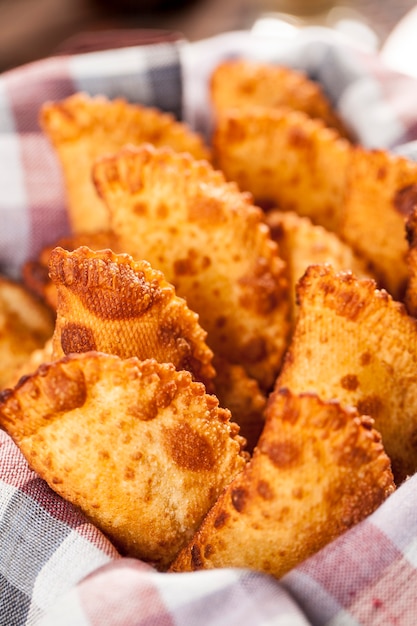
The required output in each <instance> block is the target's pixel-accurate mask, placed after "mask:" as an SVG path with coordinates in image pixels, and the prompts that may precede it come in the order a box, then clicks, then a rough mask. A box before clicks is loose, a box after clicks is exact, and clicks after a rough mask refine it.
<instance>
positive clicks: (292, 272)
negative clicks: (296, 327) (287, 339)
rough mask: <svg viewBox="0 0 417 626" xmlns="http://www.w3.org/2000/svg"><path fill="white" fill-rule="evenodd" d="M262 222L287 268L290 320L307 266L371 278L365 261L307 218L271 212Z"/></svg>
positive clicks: (287, 213)
mask: <svg viewBox="0 0 417 626" xmlns="http://www.w3.org/2000/svg"><path fill="white" fill-rule="evenodd" d="M265 222H266V223H267V224H268V226H269V228H270V230H271V236H272V239H274V241H276V242H277V244H278V246H279V250H280V253H281V256H282V258H283V259H284V261H285V262H286V265H287V271H288V277H289V284H290V295H291V302H292V311H293V315H292V318H293V320H295V318H296V315H297V305H296V286H297V283H298V281H299V279H300V278H301V277H302V275H303V274H304V272H305V271H306V269H307V267H308V266H309V265H318V264H322V263H328V264H329V265H331V266H332V267H333V268H334V269H335V270H336V271H341V270H351V271H352V272H353V274H355V276H357V277H358V278H374V276H373V275H372V272H371V270H370V268H369V267H368V266H367V263H366V262H365V260H364V259H362V258H361V257H359V256H358V255H357V254H356V253H355V252H354V251H353V249H352V248H351V247H350V246H349V245H347V244H346V243H345V242H343V241H342V240H341V239H340V237H338V236H337V235H336V233H332V232H330V231H328V230H326V229H325V228H324V227H323V226H318V225H316V224H313V223H312V222H311V220H310V219H309V218H308V217H302V216H301V215H297V213H293V212H292V211H278V210H272V211H269V212H268V213H267V214H266V215H265Z"/></svg>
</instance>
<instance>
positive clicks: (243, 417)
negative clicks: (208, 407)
mask: <svg viewBox="0 0 417 626" xmlns="http://www.w3.org/2000/svg"><path fill="white" fill-rule="evenodd" d="M213 364H214V369H215V370H216V376H215V379H214V390H215V394H216V397H217V398H218V399H219V403H220V406H224V407H227V408H228V409H229V410H230V412H231V414H232V419H233V421H234V422H236V424H238V426H239V428H240V434H241V435H242V437H244V438H245V439H246V450H247V451H248V452H249V453H251V452H252V451H253V449H254V448H255V446H256V444H257V443H258V439H259V436H260V434H261V432H262V429H263V427H264V424H265V416H264V411H265V407H266V395H265V393H263V392H262V390H261V389H260V387H259V385H258V383H257V381H256V380H255V379H254V378H250V377H249V376H248V375H247V374H246V372H245V370H244V369H243V367H241V366H240V365H235V364H233V363H229V361H227V360H226V359H222V358H220V357H218V356H216V355H215V356H214V358H213Z"/></svg>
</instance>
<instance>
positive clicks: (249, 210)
mask: <svg viewBox="0 0 417 626" xmlns="http://www.w3.org/2000/svg"><path fill="white" fill-rule="evenodd" d="M93 176H94V180H95V184H96V186H97V189H98V192H99V194H100V196H101V197H102V198H103V199H104V200H105V202H106V204H107V205H108V207H109V210H110V214H111V228H112V230H113V232H114V233H115V235H116V236H117V238H118V241H119V245H120V246H123V249H124V250H125V251H126V252H127V253H129V254H131V255H132V256H133V257H134V258H146V259H147V260H148V261H149V262H150V263H151V265H152V266H153V267H155V268H157V269H160V270H161V271H162V272H163V273H164V275H165V277H166V279H167V280H168V281H169V282H171V283H172V284H174V285H175V288H176V290H177V293H178V294H179V295H181V296H183V297H185V298H186V300H187V303H188V305H189V307H190V308H191V309H192V310H194V311H196V312H197V313H198V314H199V319H200V323H201V325H202V327H203V328H204V329H205V330H207V333H208V338H207V341H208V344H209V346H210V347H211V348H212V349H213V351H214V352H215V353H216V354H219V355H220V356H222V357H225V358H226V359H229V360H230V361H231V362H232V363H236V364H240V365H242V366H243V367H244V368H245V370H246V371H247V373H248V374H249V375H250V376H252V377H253V378H255V379H256V380H258V382H259V383H260V384H261V386H262V387H264V388H267V387H269V386H270V385H271V384H272V383H273V381H274V380H275V378H276V374H277V371H278V369H279V367H280V365H281V361H282V355H283V352H284V349H285V347H286V341H287V334H288V328H289V323H288V298H287V295H288V294H287V282H286V278H285V275H284V274H285V264H284V262H283V261H282V259H281V258H280V257H279V253H278V249H277V245H276V244H275V243H274V242H273V241H272V239H271V238H270V235H269V231H268V228H267V227H266V226H265V224H264V223H263V220H262V212H261V211H260V209H258V208H256V207H255V206H253V205H252V204H251V199H250V197H249V196H248V195H246V194H242V193H240V191H239V190H238V188H237V187H236V185H235V184H234V183H227V182H226V181H225V179H224V176H223V174H222V173H221V172H218V171H215V170H214V169H213V168H212V167H211V166H210V165H209V164H208V163H207V162H205V161H197V160H195V159H193V158H192V157H191V156H190V155H187V154H178V153H174V152H173V151H172V150H170V149H168V148H166V149H163V148H161V149H155V148H154V147H152V146H150V145H148V146H145V145H144V146H141V147H140V148H125V149H123V150H122V151H120V152H119V153H118V154H116V155H114V156H109V157H106V158H102V159H100V160H99V161H98V162H97V163H96V165H95V167H94V170H93Z"/></svg>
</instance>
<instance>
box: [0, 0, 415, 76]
mask: <svg viewBox="0 0 417 626" xmlns="http://www.w3.org/2000/svg"><path fill="white" fill-rule="evenodd" d="M415 6H416V2H414V1H412V2H411V1H410V0H344V1H340V2H339V1H336V2H332V1H330V0H177V1H176V0H0V71H5V70H7V69H10V68H13V67H15V66H17V65H21V64H24V63H27V62H29V61H32V60H36V59H39V58H42V57H44V56H48V55H51V54H56V53H62V52H66V51H75V50H83V49H89V48H91V47H92V48H94V47H110V41H111V38H112V37H113V36H114V31H115V30H118V29H127V34H126V42H127V43H135V37H138V36H139V35H140V33H139V32H138V31H140V30H141V29H163V30H169V31H174V32H176V33H181V34H182V35H183V36H184V37H185V38H187V39H189V40H191V41H193V40H197V39H202V38H205V37H210V36H211V35H214V34H217V33H220V32H223V31H227V30H235V29H248V28H252V27H253V25H254V24H255V22H256V21H257V20H259V18H260V17H263V18H269V17H271V16H273V17H277V16H278V17H284V19H285V20H288V21H289V22H291V21H292V20H294V22H295V23H296V24H321V25H327V26H330V27H332V28H337V29H339V30H345V31H346V32H347V34H348V35H350V36H352V37H354V38H358V39H363V41H364V42H365V43H367V44H369V45H370V46H375V47H377V48H378V47H380V46H382V44H383V43H384V41H385V40H386V38H387V37H388V35H389V33H390V32H391V30H392V28H393V27H394V26H395V25H396V24H397V23H398V22H399V20H401V18H403V17H404V15H405V14H406V13H407V12H408V11H410V9H412V8H413V7H415ZM265 23H266V22H265ZM156 34H157V33H156ZM416 36H417V33H416ZM129 38H130V39H129Z"/></svg>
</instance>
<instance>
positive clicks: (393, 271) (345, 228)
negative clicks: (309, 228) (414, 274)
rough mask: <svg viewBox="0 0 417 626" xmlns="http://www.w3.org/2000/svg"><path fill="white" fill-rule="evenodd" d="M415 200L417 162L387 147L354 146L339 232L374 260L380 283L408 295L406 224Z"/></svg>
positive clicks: (395, 293) (396, 295)
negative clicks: (382, 148)
mask: <svg viewBox="0 0 417 626" xmlns="http://www.w3.org/2000/svg"><path fill="white" fill-rule="evenodd" d="M416 203H417V163H416V162H414V161H411V160H408V159H406V158H405V157H402V156H399V155H394V154H390V153H389V152H387V151H384V150H364V149H362V148H360V147H356V148H354V149H353V150H352V159H351V164H350V167H349V177H348V185H347V193H346V207H345V211H344V213H343V219H342V221H341V225H340V236H341V237H342V238H343V239H344V240H345V241H346V242H347V243H348V244H350V245H351V246H352V247H353V248H354V250H356V251H357V252H358V253H359V254H361V255H362V256H363V257H364V258H365V259H367V260H368V261H369V262H370V263H371V264H372V268H373V271H374V273H375V275H376V276H377V278H378V284H379V285H380V286H382V287H384V288H385V289H387V291H389V292H390V294H391V295H392V296H393V297H394V298H395V299H396V300H400V299H402V298H403V297H404V291H405V287H406V282H407V277H408V269H407V261H406V256H407V250H408V246H407V240H406V231H405V223H406V220H407V218H408V216H409V214H410V211H411V209H412V208H413V207H414V206H415V205H416Z"/></svg>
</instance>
